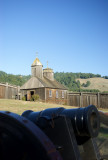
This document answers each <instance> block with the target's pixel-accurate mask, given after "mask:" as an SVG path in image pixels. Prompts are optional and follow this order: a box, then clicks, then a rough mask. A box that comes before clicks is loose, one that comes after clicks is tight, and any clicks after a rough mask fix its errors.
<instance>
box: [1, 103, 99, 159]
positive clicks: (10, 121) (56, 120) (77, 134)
mask: <svg viewBox="0 0 108 160" xmlns="http://www.w3.org/2000/svg"><path fill="white" fill-rule="evenodd" d="M99 128H100V117H99V113H98V110H97V108H96V107H95V106H94V105H90V106H88V107H84V108H77V109H65V108H63V107H60V108H49V109H45V110H43V111H39V112H33V111H31V110H27V111H25V112H23V113H22V115H21V116H19V115H17V114H15V113H11V112H7V111H1V112H0V159H1V160H7V159H11V160H13V159H14V160H35V159H36V160H101V156H100V153H99V150H98V147H97V144H96V142H95V137H97V136H98V133H99Z"/></svg>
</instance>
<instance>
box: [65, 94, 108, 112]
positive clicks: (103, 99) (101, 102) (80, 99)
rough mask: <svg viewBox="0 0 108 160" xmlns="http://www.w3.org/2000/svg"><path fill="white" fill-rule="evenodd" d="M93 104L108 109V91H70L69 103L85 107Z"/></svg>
mask: <svg viewBox="0 0 108 160" xmlns="http://www.w3.org/2000/svg"><path fill="white" fill-rule="evenodd" d="M91 104H92V105H95V106H97V107H98V108H107V109H108V93H91V92H68V105H70V106H78V107H85V106H88V105H91Z"/></svg>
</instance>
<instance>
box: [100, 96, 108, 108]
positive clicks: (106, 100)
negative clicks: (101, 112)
mask: <svg viewBox="0 0 108 160" xmlns="http://www.w3.org/2000/svg"><path fill="white" fill-rule="evenodd" d="M100 107H101V108H107V109H108V94H105V93H103V94H100Z"/></svg>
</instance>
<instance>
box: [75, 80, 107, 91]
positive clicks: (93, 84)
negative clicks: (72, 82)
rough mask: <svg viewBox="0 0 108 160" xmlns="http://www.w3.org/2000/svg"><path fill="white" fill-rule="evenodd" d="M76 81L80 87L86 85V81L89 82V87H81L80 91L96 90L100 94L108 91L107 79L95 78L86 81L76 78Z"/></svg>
mask: <svg viewBox="0 0 108 160" xmlns="http://www.w3.org/2000/svg"><path fill="white" fill-rule="evenodd" d="M77 80H79V81H80V84H81V85H82V84H83V83H84V84H86V83H87V81H90V85H89V86H88V87H81V88H82V89H98V90H100V91H101V92H103V91H108V79H104V78H98V77H95V78H88V79H81V78H78V79H77Z"/></svg>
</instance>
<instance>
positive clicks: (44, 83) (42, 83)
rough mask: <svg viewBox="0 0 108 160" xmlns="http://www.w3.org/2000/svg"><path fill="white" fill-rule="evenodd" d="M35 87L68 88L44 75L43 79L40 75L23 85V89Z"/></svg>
mask: <svg viewBox="0 0 108 160" xmlns="http://www.w3.org/2000/svg"><path fill="white" fill-rule="evenodd" d="M34 88H56V89H63V90H67V88H66V87H65V86H63V85H62V84H60V83H59V82H57V81H56V80H54V81H51V80H49V79H48V78H46V77H43V78H42V79H40V78H38V77H32V78H30V79H29V80H28V81H27V82H26V83H25V84H24V85H23V86H21V89H22V90H27V89H34Z"/></svg>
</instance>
